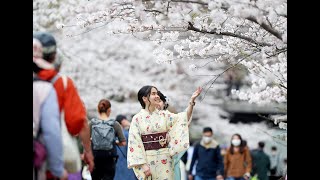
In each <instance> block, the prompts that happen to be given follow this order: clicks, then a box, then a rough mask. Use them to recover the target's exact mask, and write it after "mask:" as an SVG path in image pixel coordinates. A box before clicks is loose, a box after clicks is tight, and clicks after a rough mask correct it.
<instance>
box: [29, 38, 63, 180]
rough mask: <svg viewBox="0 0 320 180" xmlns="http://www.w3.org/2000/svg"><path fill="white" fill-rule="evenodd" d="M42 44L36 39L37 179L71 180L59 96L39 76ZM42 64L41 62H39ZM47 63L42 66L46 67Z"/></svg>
mask: <svg viewBox="0 0 320 180" xmlns="http://www.w3.org/2000/svg"><path fill="white" fill-rule="evenodd" d="M38 51H41V44H40V42H38V41H37V40H36V39H34V40H33V59H34V60H33V180H44V179H45V178H46V176H45V171H46V169H47V168H48V169H49V171H50V172H51V173H52V174H53V175H54V176H55V177H58V178H60V179H61V180H67V178H68V173H67V171H65V170H64V164H63V151H62V139H61V132H60V122H59V120H60V119H59V106H58V102H57V95H56V92H55V90H54V88H53V86H52V84H51V83H49V82H46V81H42V80H40V79H39V78H38V77H37V76H36V73H37V72H38V71H39V70H41V69H42V68H43V67H41V66H40V67H39V66H38V64H36V63H35V62H37V63H39V62H41V61H44V60H42V59H41V56H38V55H37V52H38ZM39 64H41V63H39ZM43 64H45V63H42V65H43Z"/></svg>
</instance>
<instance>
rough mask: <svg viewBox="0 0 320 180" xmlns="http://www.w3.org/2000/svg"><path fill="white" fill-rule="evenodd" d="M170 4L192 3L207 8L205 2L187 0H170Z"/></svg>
mask: <svg viewBox="0 0 320 180" xmlns="http://www.w3.org/2000/svg"><path fill="white" fill-rule="evenodd" d="M171 2H177V3H179V2H181V3H194V4H200V5H203V6H208V3H205V2H199V1H187V0H171Z"/></svg>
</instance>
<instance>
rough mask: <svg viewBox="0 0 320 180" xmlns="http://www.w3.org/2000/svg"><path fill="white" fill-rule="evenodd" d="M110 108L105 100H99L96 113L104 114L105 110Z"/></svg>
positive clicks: (109, 104)
mask: <svg viewBox="0 0 320 180" xmlns="http://www.w3.org/2000/svg"><path fill="white" fill-rule="evenodd" d="M109 108H111V103H110V101H108V100H107V99H101V100H100V101H99V104H98V112H99V113H106V112H107V110H108V109H109Z"/></svg>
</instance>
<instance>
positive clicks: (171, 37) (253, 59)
mask: <svg viewBox="0 0 320 180" xmlns="http://www.w3.org/2000/svg"><path fill="white" fill-rule="evenodd" d="M62 1H63V0H60V1H59V0H49V1H47V0H37V1H34V16H36V18H34V21H36V22H39V23H34V24H38V26H37V25H34V28H35V29H38V30H41V28H48V27H52V26H56V27H57V28H58V29H60V31H62V32H63V34H64V35H65V36H66V37H78V36H83V35H84V34H87V33H94V31H96V30H97V29H103V32H104V33H105V34H106V35H116V34H121V35H124V34H129V35H131V36H133V37H135V38H137V39H140V40H144V41H150V42H153V43H154V48H153V49H154V50H153V54H154V57H155V58H154V59H155V62H156V63H158V64H181V63H182V64H183V63H184V62H189V63H190V62H191V64H190V65H189V69H190V72H189V73H193V74H201V73H202V74H204V75H205V77H206V78H204V79H205V81H202V82H203V83H202V86H203V87H204V89H205V91H204V94H203V96H202V97H203V98H205V96H206V95H207V93H208V92H210V90H212V89H213V88H214V87H215V85H217V83H216V82H217V81H219V79H221V78H222V75H223V74H224V73H225V72H228V71H230V70H232V69H233V68H236V67H238V66H239V65H241V67H243V68H244V71H247V72H249V73H248V76H246V78H245V80H246V81H247V82H249V86H247V88H242V89H240V90H233V91H232V93H233V95H235V96H237V97H238V98H239V99H240V100H246V101H248V102H250V103H256V104H266V103H279V104H281V103H284V104H286V102H287V1H286V0H277V1H274V0H265V1H258V0H202V1H200V0H120V1H119V0H90V1H80V0H68V1H63V2H64V3H63V5H61V4H62V3H61V2H62ZM44 9H46V11H44ZM39 14H41V16H38V15H39ZM45 14H47V15H48V16H47V17H45V19H44V16H43V15H45ZM217 63H218V64H221V63H222V64H224V66H225V67H224V69H221V68H220V69H218V70H212V68H211V69H210V68H209V69H207V70H204V67H209V66H211V67H212V66H215V65H216V64H217ZM283 112H284V115H283V116H272V117H270V118H271V120H273V121H274V122H275V123H276V124H278V125H279V126H280V128H283V129H285V130H286V129H287V126H286V122H287V116H286V108H284V109H283ZM282 139H284V140H286V135H285V136H284V138H282Z"/></svg>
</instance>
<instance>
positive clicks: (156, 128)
mask: <svg viewBox="0 0 320 180" xmlns="http://www.w3.org/2000/svg"><path fill="white" fill-rule="evenodd" d="M161 132H168V135H169V137H170V138H169V139H170V140H169V142H168V147H166V148H161V149H157V150H145V149H144V146H143V142H142V139H141V135H145V134H153V133H161ZM189 145H190V144H189V127H188V120H187V112H181V113H178V114H174V113H171V112H169V111H167V110H155V111H154V112H152V113H149V112H148V111H146V110H145V109H142V110H141V111H140V112H139V113H138V114H136V115H135V116H134V117H133V118H132V121H131V125H130V130H129V138H128V154H127V162H128V168H133V171H134V173H135V175H136V177H137V178H138V180H151V179H152V180H173V179H174V178H173V177H174V162H173V159H172V156H173V155H177V154H178V153H180V152H183V151H185V150H187V149H188V148H189ZM145 163H146V164H147V165H148V166H149V167H150V171H151V174H152V175H151V176H149V177H148V178H146V177H145V174H144V172H143V169H142V168H141V165H143V164H145Z"/></svg>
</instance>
